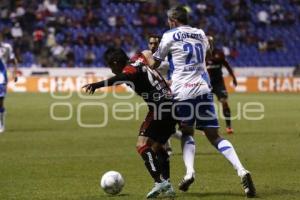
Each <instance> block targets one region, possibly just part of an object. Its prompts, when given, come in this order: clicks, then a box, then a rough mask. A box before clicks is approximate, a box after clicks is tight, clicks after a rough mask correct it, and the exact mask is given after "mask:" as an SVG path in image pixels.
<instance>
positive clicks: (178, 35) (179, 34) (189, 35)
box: [173, 31, 203, 41]
mask: <svg viewBox="0 0 300 200" xmlns="http://www.w3.org/2000/svg"><path fill="white" fill-rule="evenodd" d="M187 38H192V39H195V40H203V37H202V35H201V34H196V33H187V32H181V31H178V32H176V33H174V34H173V39H174V41H183V40H184V39H187Z"/></svg>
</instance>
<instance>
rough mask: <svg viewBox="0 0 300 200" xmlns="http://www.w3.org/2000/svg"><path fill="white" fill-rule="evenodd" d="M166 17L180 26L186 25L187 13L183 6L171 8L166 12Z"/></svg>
mask: <svg viewBox="0 0 300 200" xmlns="http://www.w3.org/2000/svg"><path fill="white" fill-rule="evenodd" d="M167 15H168V17H169V18H170V19H175V20H177V21H178V22H180V23H182V24H188V21H189V20H188V12H187V9H186V8H185V7H184V6H183V5H178V6H174V7H172V8H171V9H170V10H168V12H167Z"/></svg>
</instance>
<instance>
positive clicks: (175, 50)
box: [153, 26, 211, 101]
mask: <svg viewBox="0 0 300 200" xmlns="http://www.w3.org/2000/svg"><path fill="white" fill-rule="evenodd" d="M208 49H209V42H208V39H207V37H206V35H205V33H204V31H203V30H201V29H197V28H192V27H190V26H180V27H177V28H174V29H171V30H169V31H167V32H165V33H164V34H163V37H162V39H161V42H160V44H159V47H158V49H157V51H156V52H155V53H154V55H153V56H154V58H155V59H157V60H161V61H162V60H164V59H165V58H166V57H168V61H169V65H170V72H171V80H172V85H171V90H172V92H173V95H174V99H175V100H178V101H183V100H187V99H193V98H195V97H197V96H199V95H202V94H206V93H209V92H210V91H211V89H210V80H209V76H208V73H207V71H206V66H205V56H206V51H207V50H208Z"/></svg>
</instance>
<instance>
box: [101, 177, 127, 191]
mask: <svg viewBox="0 0 300 200" xmlns="http://www.w3.org/2000/svg"><path fill="white" fill-rule="evenodd" d="M124 184H125V182H124V179H123V177H122V175H121V174H120V173H119V172H116V171H108V172H106V173H105V174H103V176H102V178H101V181H100V187H101V188H102V189H103V190H104V191H105V192H106V193H108V194H112V195H116V194H119V193H120V192H121V190H122V188H123V187H124Z"/></svg>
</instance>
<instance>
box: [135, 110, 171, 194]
mask: <svg viewBox="0 0 300 200" xmlns="http://www.w3.org/2000/svg"><path fill="white" fill-rule="evenodd" d="M157 122H158V121H157V120H153V113H152V112H149V113H148V115H147V117H146V119H145V121H144V122H143V124H142V126H141V129H140V134H139V137H138V141H137V151H138V152H139V154H140V155H141V157H142V158H143V160H144V162H145V166H146V168H147V170H148V172H149V173H150V175H151V177H152V178H153V180H154V182H155V185H154V187H153V188H152V190H151V191H150V192H149V193H148V194H147V198H156V197H157V196H158V195H159V194H160V193H162V192H165V191H167V190H169V189H170V188H172V185H171V183H170V182H169V181H167V180H165V179H164V178H163V177H162V173H161V172H162V170H161V165H160V163H159V161H158V156H157V149H160V148H163V144H164V143H165V142H166V141H167V139H168V138H169V137H166V139H165V140H164V142H162V143H158V142H157V141H159V140H157V135H155V134H156V132H155V131H156V130H157V127H159V126H157V125H156V124H157ZM160 127H161V126H160Z"/></svg>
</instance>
